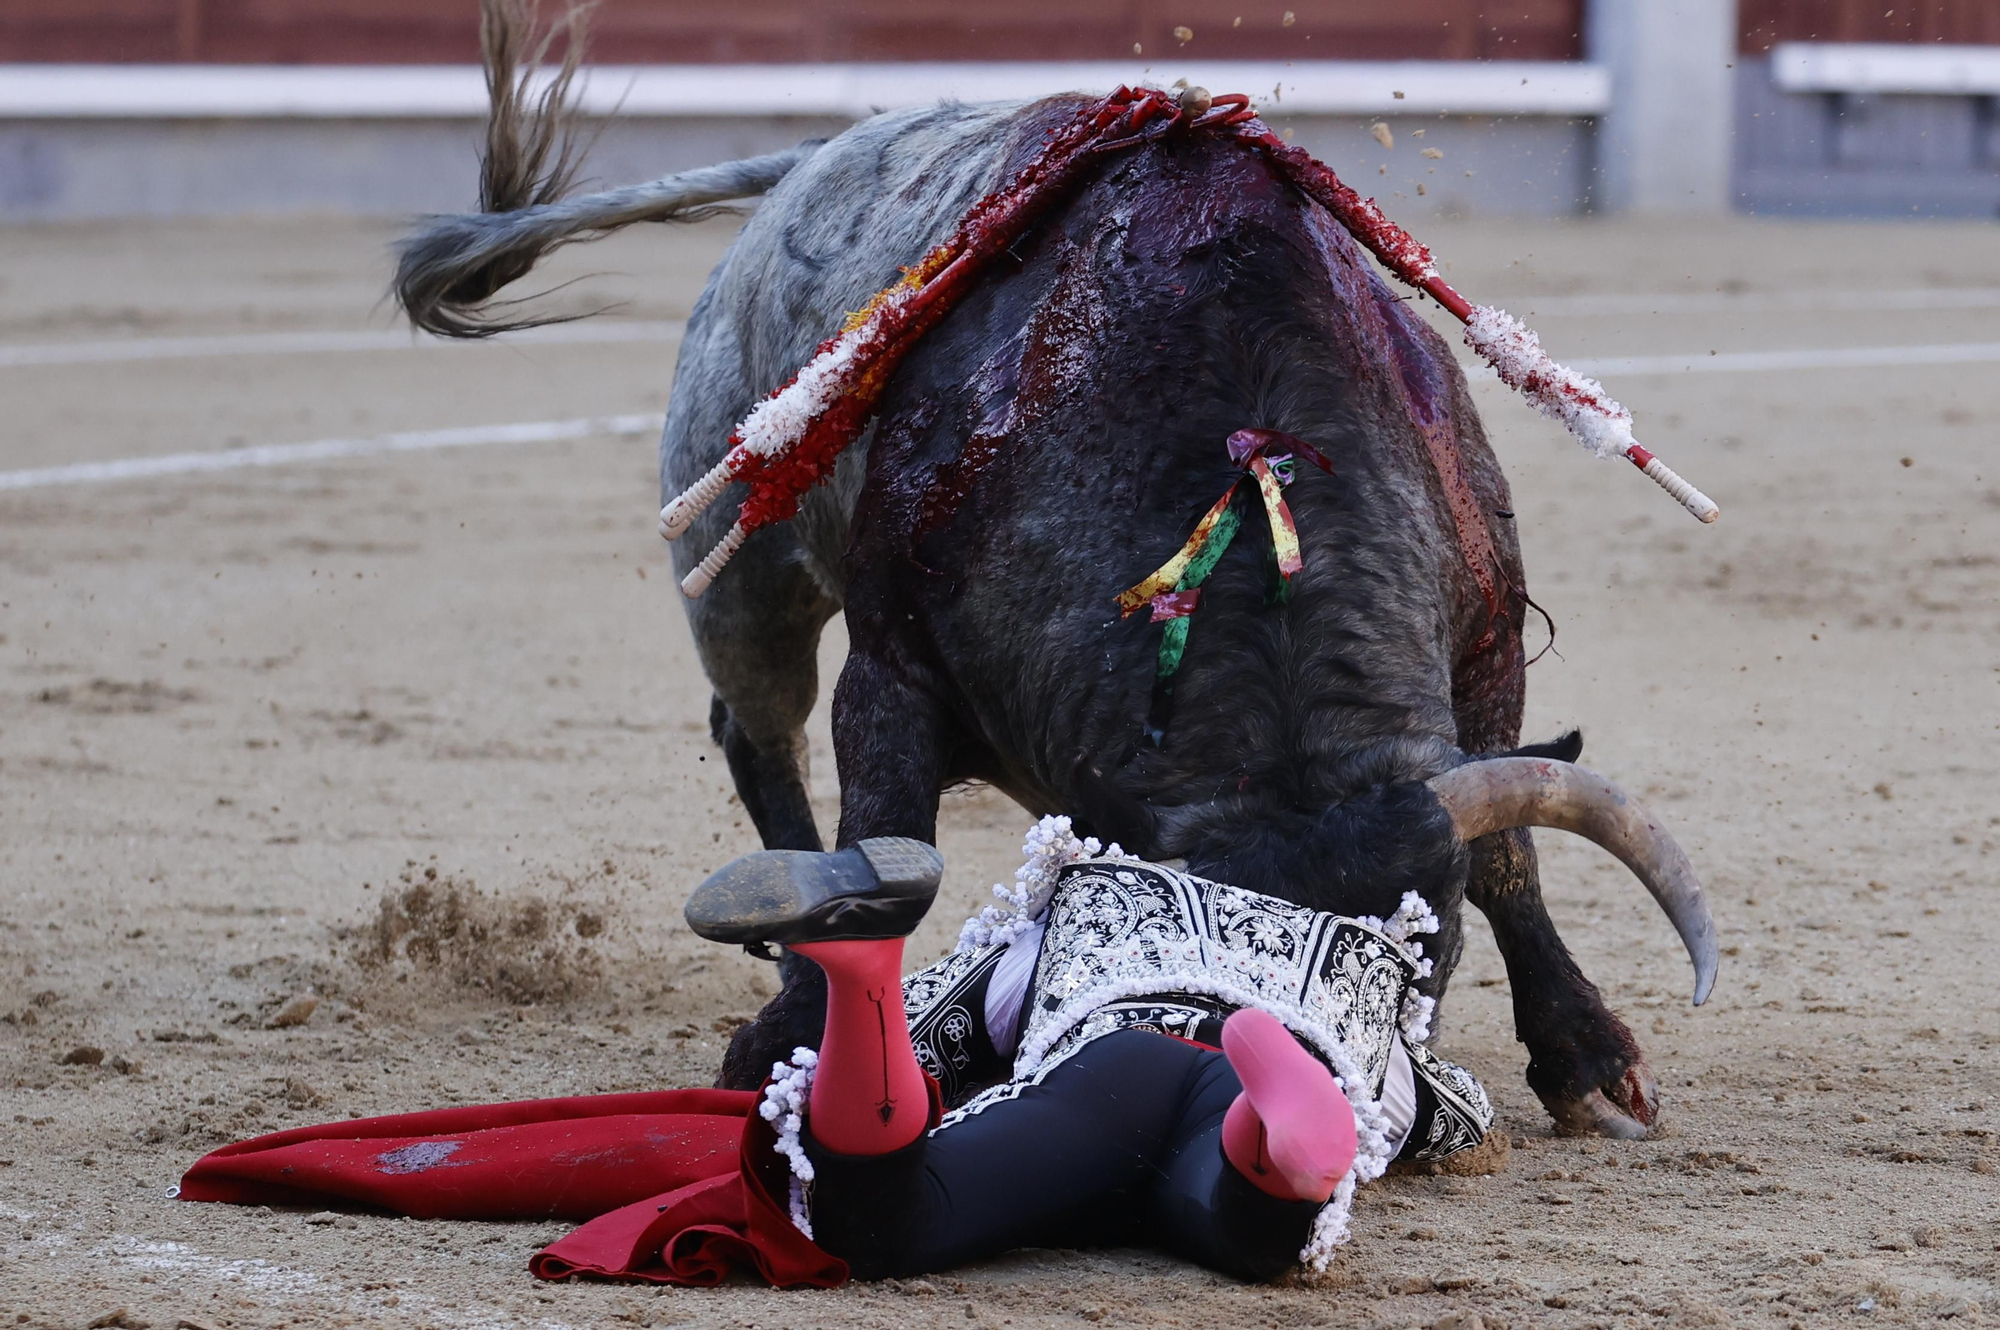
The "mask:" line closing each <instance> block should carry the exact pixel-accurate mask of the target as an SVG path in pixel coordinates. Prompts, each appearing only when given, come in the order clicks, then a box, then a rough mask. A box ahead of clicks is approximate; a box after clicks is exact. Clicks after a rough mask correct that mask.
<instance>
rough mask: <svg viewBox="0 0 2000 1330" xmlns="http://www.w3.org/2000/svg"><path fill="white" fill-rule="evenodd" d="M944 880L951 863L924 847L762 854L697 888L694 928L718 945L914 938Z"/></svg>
mask: <svg viewBox="0 0 2000 1330" xmlns="http://www.w3.org/2000/svg"><path fill="white" fill-rule="evenodd" d="M943 876H944V856H943V855H941V854H939V853H938V851H937V847H936V846H934V845H926V844H924V843H923V842H922V841H920V840H906V839H904V838H902V837H882V838H880V839H876V840H864V841H857V842H856V843H855V844H853V845H850V846H848V847H847V848H846V849H844V850H834V851H832V852H830V853H829V852H821V851H815V850H759V851H758V852H757V853H755V854H746V855H744V856H743V857H742V858H741V859H738V860H736V861H735V862H734V863H732V864H730V865H728V866H727V867H726V868H723V869H721V870H719V871H717V872H716V873H714V874H713V875H711V876H710V877H709V879H708V881H706V882H704V883H702V884H701V885H700V886H698V887H696V888H695V889H694V895H692V896H690V897H688V903H687V910H686V911H685V913H686V915H687V921H688V927H689V928H692V929H693V930H694V931H695V933H696V934H697V935H698V936H701V937H705V938H707V939H708V940H709V941H711V942H739V943H742V944H743V945H744V946H746V947H751V948H755V947H757V945H758V944H760V943H767V942H775V943H777V944H778V945H780V946H790V945H792V944H793V943H797V942H837V941H841V940H844V939H850V938H870V939H872V938H890V937H907V936H909V934H910V931H911V930H912V929H914V928H915V927H916V926H917V922H918V921H919V920H921V919H922V918H923V917H924V915H925V913H926V912H927V911H929V909H930V908H931V902H932V901H933V900H935V899H936V898H937V889H938V879H939V878H941V877H943Z"/></svg>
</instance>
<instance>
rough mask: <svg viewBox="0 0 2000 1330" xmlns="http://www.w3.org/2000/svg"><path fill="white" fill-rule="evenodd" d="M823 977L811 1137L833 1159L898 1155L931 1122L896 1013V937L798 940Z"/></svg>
mask: <svg viewBox="0 0 2000 1330" xmlns="http://www.w3.org/2000/svg"><path fill="white" fill-rule="evenodd" d="M792 950H793V951H796V952H798V953H799V955H801V956H805V957H808V958H809V959H811V960H813V961H814V962H816V963H817V964H818V965H819V967H820V968H821V969H822V970H825V971H826V1033H825V1035H824V1036H823V1037H822V1038H821V1040H820V1046H819V1067H818V1070H816V1071H815V1072H814V1073H813V1086H812V1105H811V1107H812V1116H811V1117H810V1118H809V1119H808V1120H807V1127H808V1130H810V1131H811V1132H812V1135H813V1139H814V1140H816V1141H818V1142H819V1143H820V1144H821V1145H823V1146H825V1147H826V1148H827V1149H829V1150H831V1151H833V1152H834V1153H835V1154H843V1155H885V1154H889V1153H890V1152H892V1151H895V1150H900V1149H902V1148H903V1147H904V1146H906V1145H908V1144H909V1143H910V1142H911V1141H914V1140H916V1139H917V1137H918V1136H919V1135H921V1134H922V1133H923V1130H924V1128H925V1127H926V1126H927V1125H928V1124H929V1122H930V1109H931V1100H930V1090H929V1087H927V1086H926V1085H925V1084H924V1073H923V1070H922V1069H921V1068H920V1067H918V1066H917V1055H916V1053H915V1052H914V1051H912V1049H911V1048H910V1026H909V1022H908V1020H907V1019H906V1018H905V1017H904V1014H903V939H902V938H899V937H892V938H880V939H860V940H843V941H839V942H802V943H799V944H797V945H795V946H793V947H792Z"/></svg>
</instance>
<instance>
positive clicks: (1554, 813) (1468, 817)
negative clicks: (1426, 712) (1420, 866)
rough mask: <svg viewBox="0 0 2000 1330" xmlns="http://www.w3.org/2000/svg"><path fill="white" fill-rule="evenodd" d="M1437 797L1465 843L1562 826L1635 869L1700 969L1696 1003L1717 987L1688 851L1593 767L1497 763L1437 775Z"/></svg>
mask: <svg viewBox="0 0 2000 1330" xmlns="http://www.w3.org/2000/svg"><path fill="white" fill-rule="evenodd" d="M1427 784H1429V786H1430V788H1431V792H1432V793H1434V794H1436V795H1437V797H1438V802H1439V803H1441V804H1443V805H1444V808H1445V812H1447V813H1449V814H1450V815H1451V825H1452V830H1454V831H1456V832H1457V833H1458V837H1459V839H1460V840H1466V841H1470V840H1475V839H1477V838H1478V837H1480V836H1486V835H1491V834H1492V833H1493V832H1496V831H1510V830H1512V829H1513V828H1515V827H1556V828H1559V829H1561V830H1563V831H1572V832H1575V833H1576V834H1577V835H1579V836H1584V837H1587V838H1588V839H1590V840H1593V841H1595V842H1597V843H1598V844H1599V845H1601V846H1603V847H1604V848H1605V849H1607V850H1609V851H1611V853H1613V854H1615V855H1617V856H1618V858H1619V861H1620V862H1622V863H1623V864H1624V865H1625V866H1626V867H1627V868H1629V869H1631V870H1632V872H1633V873H1634V875H1636V876H1637V877H1638V879H1639V880H1640V881H1641V882H1643V883H1645V884H1646V890H1647V891H1650V892H1652V893H1653V899H1654V900H1656V901H1658V902H1659V903H1660V908H1661V909H1662V910H1664V911H1666V914H1667V918H1668V919H1671V920H1672V921H1673V925H1674V929H1675V931H1676V932H1678V933H1679V934H1680V935H1681V941H1682V942H1683V943H1685V944H1686V945H1687V950H1688V957H1689V959H1691V960H1692V961H1693V962H1694V1001H1695V1005H1696V1006H1700V1005H1701V1004H1702V1003H1703V1002H1704V1001H1706V1000H1707V998H1708V993H1709V990H1710V989H1711V988H1713V987H1715V970H1716V948H1715V920H1714V918H1713V917H1712V916H1711V915H1710V914H1709V912H1708V900H1707V898H1706V897H1704V896H1703V895H1702V891H1701V882H1700V880H1699V879H1697V878H1696V877H1695V875H1694V866H1693V865H1692V864H1690V863H1689V862H1688V858H1687V856H1686V855H1685V854H1683V853H1681V847H1680V846H1678V845H1676V844H1674V838H1673V837H1672V836H1669V835H1668V834H1667V829H1666V828H1665V827H1663V826H1661V825H1660V824H1659V822H1658V821H1656V820H1655V819H1654V817H1653V815H1652V814H1651V813H1648V812H1647V811H1646V809H1645V807H1644V806H1643V805H1642V804H1640V802H1639V801H1638V800H1637V799H1634V798H1632V797H1631V796H1630V795H1628V794H1626V793H1625V791H1623V790H1621V789H1619V788H1618V787H1617V786H1616V785H1614V784H1612V783H1611V782H1610V781H1608V780H1606V779H1605V778H1604V777H1602V776H1600V775H1598V774H1597V773H1596V772H1595V771H1592V770H1590V769H1589V768H1588V767H1579V766H1576V765H1574V764H1572V763H1569V762H1554V761H1550V760H1549V759H1547V758H1540V757H1495V758H1489V759H1487V760H1485V761H1475V762H1468V763H1466V764H1465V765H1464V766H1462V767H1455V768H1453V769H1452V770H1450V771H1447V772H1443V773H1442V774H1440V775H1437V776H1433V777H1432V778H1431V779H1430V780H1429V781H1428V782H1427Z"/></svg>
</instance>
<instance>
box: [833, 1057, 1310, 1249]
mask: <svg viewBox="0 0 2000 1330" xmlns="http://www.w3.org/2000/svg"><path fill="white" fill-rule="evenodd" d="M1242 1088H1243V1087H1242V1084H1241V1082H1239V1081H1238V1080H1237V1078H1236V1073H1235V1072H1234V1071H1233V1070H1231V1069H1230V1066H1229V1061H1228V1059H1227V1058H1225V1057H1223V1055H1222V1054H1220V1053H1218V1052H1215V1051H1213V1050H1210V1049H1206V1048H1203V1047H1200V1046H1199V1045H1195V1044H1190V1043H1185V1042H1183V1041H1181V1040H1179V1039H1175V1038H1172V1037H1171V1036H1168V1035H1164V1034H1154V1033H1151V1032H1148V1031H1141V1030H1125V1031H1121V1032H1119V1033H1117V1034H1111V1035H1106V1036H1104V1037H1103V1038H1100V1039H1097V1040H1095V1041H1093V1042H1092V1043H1090V1044H1088V1045H1086V1046H1085V1047H1084V1048H1083V1049H1082V1050H1080V1051H1079V1052H1077V1053H1076V1054H1074V1055H1073V1056H1071V1057H1070V1058H1068V1059H1067V1060H1066V1061H1064V1062H1062V1063H1061V1064H1060V1065H1058V1066H1057V1067H1056V1068H1055V1070H1054V1071H1052V1072H1050V1073H1049V1075H1048V1076H1047V1078H1046V1079H1044V1080H1042V1081H1041V1082H1040V1083H1039V1084H1025V1085H1020V1086H1017V1087H1014V1089H1013V1091H1012V1092H1011V1097H1002V1098H999V1099H998V1100H996V1101H994V1102H991V1103H989V1104H988V1105H987V1106H986V1107H985V1108H984V1109H983V1110H982V1111H980V1112H978V1113H974V1114H971V1115H969V1116H967V1117H965V1118H963V1119H961V1120H960V1121H957V1122H954V1123H953V1124H951V1125H950V1126H948V1127H945V1128H943V1129H941V1130H939V1131H937V1132H934V1133H931V1134H928V1135H925V1136H920V1137H918V1138H917V1139H916V1141H915V1142H914V1143H913V1144H911V1145H909V1146H906V1147H905V1148H903V1149H901V1150H898V1151H896V1152H895V1153H893V1154H887V1155H878V1156H873V1157H857V1156H849V1155H836V1154H832V1153H830V1152H828V1151H826V1150H824V1149H821V1148H820V1147H819V1146H818V1145H817V1143H815V1142H813V1141H812V1140H811V1138H810V1131H808V1138H807V1141H806V1148H807V1151H808V1153H809V1154H810V1155H811V1158H812V1160H813V1166H814V1170H815V1173H816V1176H815V1179H814V1182H813V1190H812V1221H813V1231H814V1240H815V1241H817V1242H818V1244H819V1245H820V1246H821V1247H822V1248H824V1249H825V1250H827V1251H829V1252H831V1253H833V1254H834V1255H836V1256H838V1257H840V1258H841V1259H843V1260H845V1261H846V1262H847V1263H848V1265H849V1267H850V1268H851V1270H852V1271H853V1273H854V1275H855V1277H857V1278H860V1279H880V1278H885V1277H888V1276H892V1275H914V1274H924V1273H927V1272H930V1271H935V1270H944V1269H949V1268H950V1267H952V1266H956V1265H962V1264H964V1263H966V1262H968V1261H976V1260H979V1259H981V1258H983V1257H988V1256H994V1255H997V1254H999V1253H1001V1252H1004V1251H1008V1250H1010V1249H1012V1248H1015V1247H1028V1246H1033V1247H1103V1246H1131V1245H1144V1246H1152V1247H1158V1248H1160V1249H1163V1250H1165V1251H1168V1252H1172V1253H1173V1254H1175V1255H1177V1256H1180V1257H1183V1258H1185V1259H1187V1260H1190V1261H1194V1262H1196V1263H1198V1264H1200V1265H1204V1266H1207V1267H1208V1268H1210V1269H1212V1270H1217V1271H1220V1272H1222V1273H1223V1274H1227V1275H1233V1276H1235V1277H1237V1278H1239V1279H1249V1280H1265V1279H1273V1278H1276V1277H1277V1276H1278V1275H1280V1274H1283V1273H1284V1272H1285V1271H1286V1270H1288V1269H1290V1268H1291V1266H1292V1265H1293V1264H1294V1263H1295V1262H1296V1261H1297V1259H1298V1253H1299V1249H1300V1248H1301V1247H1303V1246H1304V1245H1305V1243H1306V1240H1307V1237H1308V1236H1309V1234H1310V1231H1311V1228H1312V1221H1313V1217H1314V1215H1315V1214H1316V1213H1317V1212H1318V1210H1319V1206H1318V1205H1317V1204H1315V1203H1314V1202H1311V1201H1284V1200H1279V1199H1278V1198H1277V1197H1274V1196H1271V1195H1269V1194H1268V1193H1266V1192H1263V1191H1260V1190H1258V1189H1257V1188H1256V1187H1255V1186H1253V1185H1252V1184H1251V1183H1250V1182H1249V1181H1248V1180H1246V1179H1245V1178H1244V1177H1243V1176H1242V1175H1241V1174H1239V1173H1238V1172H1237V1171H1236V1170H1235V1169H1234V1168H1233V1167H1231V1166H1230V1164H1229V1162H1228V1161H1227V1160H1226V1159H1224V1158H1223V1154H1222V1118H1223V1114H1224V1113H1226V1112H1227V1111H1228V1109H1229V1105H1230V1104H1231V1103H1232V1102H1233V1101H1234V1100H1235V1098H1236V1095H1237V1093H1238V1092H1239V1091H1240V1090H1241V1089H1242Z"/></svg>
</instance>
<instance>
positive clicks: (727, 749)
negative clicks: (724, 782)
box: [688, 529, 840, 850]
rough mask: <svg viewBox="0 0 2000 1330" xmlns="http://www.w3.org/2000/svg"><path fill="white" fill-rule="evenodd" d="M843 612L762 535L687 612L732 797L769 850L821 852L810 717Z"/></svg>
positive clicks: (781, 533)
mask: <svg viewBox="0 0 2000 1330" xmlns="http://www.w3.org/2000/svg"><path fill="white" fill-rule="evenodd" d="M839 608H840V606H839V604H838V603H837V602H835V601H834V600H833V598H832V597H830V596H828V595H827V594H826V592H825V590H824V589H823V588H822V587H821V586H820V584H819V581H818V579H816V578H815V577H814V576H813V575H812V573H811V572H810V570H809V569H808V568H807V566H806V562H805V554H804V551H803V550H801V549H800V548H799V544H798V540H797V538H796V537H795V536H794V535H793V534H792V532H791V531H789V530H785V529H772V530H767V531H760V532H758V533H757V535H755V536H753V537H751V539H750V540H749V541H748V542H747V543H746V544H745V545H744V547H743V549H742V550H741V551H739V552H738V554H737V555H736V558H735V560H734V561H733V562H731V564H730V566H729V575H728V576H727V577H721V578H718V579H716V582H715V584H714V585H713V586H711V587H710V588H709V589H708V591H707V593H706V594H704V595H703V596H702V597H701V598H700V599H699V600H695V601H692V602H690V603H689V605H688V621H689V624H690V625H691V626H692V627H693V629H694V640H695V646H696V648H697V649H698V650H699V651H700V652H701V663H702V668H703V669H704V670H705V671H707V674H708V678H709V682H710V683H711V684H712V685H713V686H714V688H715V701H714V704H713V705H712V706H711V707H710V709H709V728H710V732H711V733H712V734H713V735H714V737H715V741H716V743H718V744H719V745H721V747H722V752H723V756H724V757H725V758H727V759H728V761H729V774H730V776H731V777H733V778H734V780H735V782H736V793H737V796H738V797H739V798H741V799H742V800H743V807H744V809H745V811H747V812H748V813H749V814H750V820H751V822H752V823H753V824H755V826H756V828H757V835H758V836H759V837H760V838H761V839H762V840H763V842H764V847H765V848H766V849H772V850H817V849H819V848H820V845H821V842H820V837H819V828H818V826H817V825H816V824H815V823H814V822H813V812H812V801H811V799H810V798H809V796H808V793H807V789H806V774H807V772H806V733H805V725H806V717H807V716H809V715H810V714H811V713H812V708H813V702H814V700H815V699H816V698H817V697H818V696H819V635H820V630H821V629H822V628H824V627H825V626H826V621H827V620H828V619H830V618H832V617H833V616H834V614H835V613H837V612H838V610H839Z"/></svg>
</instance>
